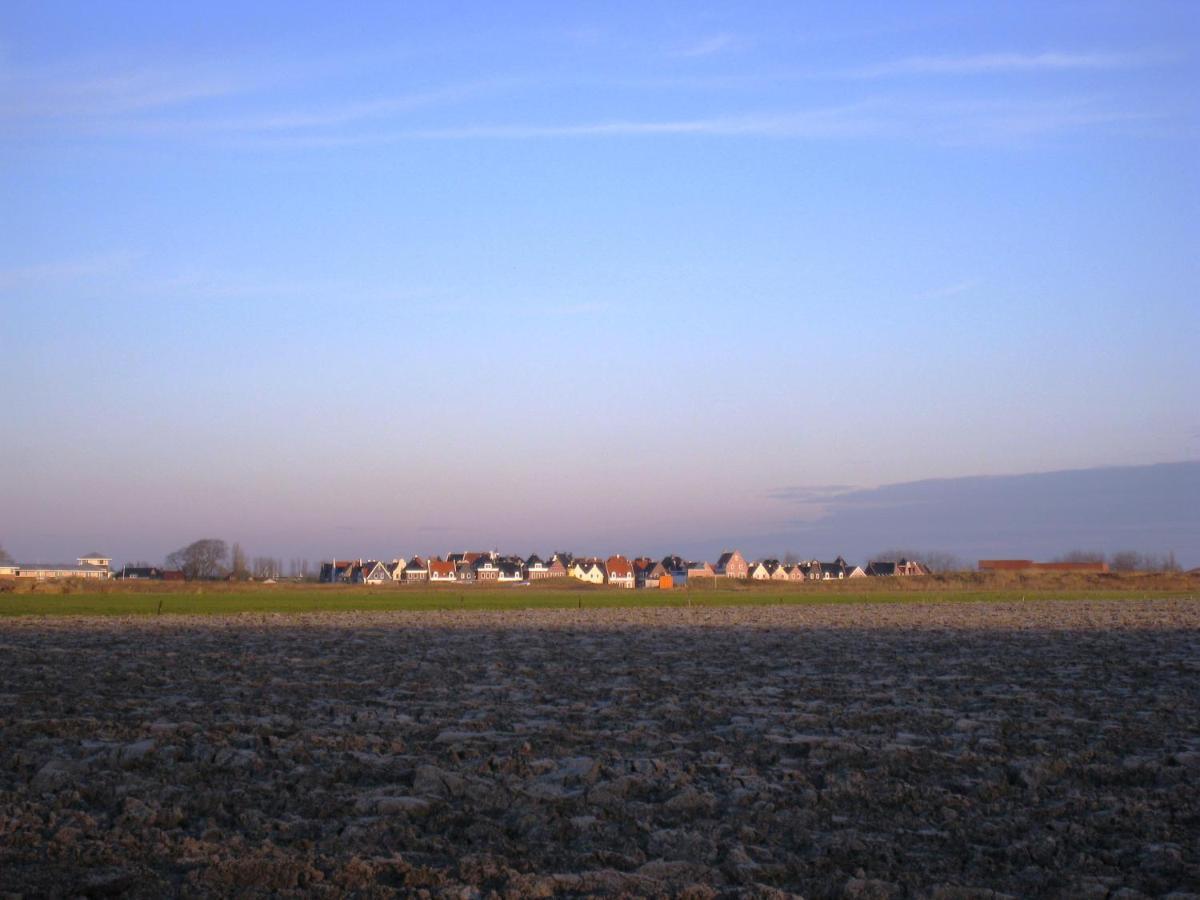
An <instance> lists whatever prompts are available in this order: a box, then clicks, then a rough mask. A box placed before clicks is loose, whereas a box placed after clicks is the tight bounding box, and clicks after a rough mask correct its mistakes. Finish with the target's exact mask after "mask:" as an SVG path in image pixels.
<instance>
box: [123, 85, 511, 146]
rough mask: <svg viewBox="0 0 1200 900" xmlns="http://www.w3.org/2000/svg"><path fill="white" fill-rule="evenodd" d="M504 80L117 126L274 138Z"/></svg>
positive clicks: (403, 109)
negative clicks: (304, 106) (285, 108)
mask: <svg viewBox="0 0 1200 900" xmlns="http://www.w3.org/2000/svg"><path fill="white" fill-rule="evenodd" d="M503 86H504V84H503V83H502V82H500V81H488V82H476V83H472V84H461V85H449V86H446V87H440V88H433V89H430V90H426V91H416V92H413V93H408V94H400V95H396V96H391V97H376V98H371V99H365V100H350V101H347V102H344V103H340V104H331V105H326V106H323V107H314V108H312V109H307V110H305V109H294V110H290V111H282V112H276V111H270V110H267V111H263V112H261V113H256V114H248V115H243V116H237V117H225V118H204V117H199V118H194V117H170V118H162V117H159V118H153V119H148V120H146V119H134V120H124V121H119V122H115V123H113V129H114V130H115V131H118V132H121V133H126V134H143V135H158V136H167V137H169V136H172V135H179V136H194V135H198V134H239V133H240V134H246V135H253V134H270V133H282V132H320V131H323V130H327V129H337V128H343V129H344V128H345V127H347V126H357V125H362V124H366V123H370V122H373V121H387V120H390V119H396V118H398V117H401V116H404V115H405V114H407V113H412V112H417V111H419V110H423V109H429V108H432V107H438V106H445V105H450V104H453V103H456V102H460V101H463V100H466V99H468V98H470V97H473V96H478V95H480V94H483V93H486V92H488V91H492V90H497V89H499V88H501V87H503Z"/></svg>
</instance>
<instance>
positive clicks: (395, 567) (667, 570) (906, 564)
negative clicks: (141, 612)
mask: <svg viewBox="0 0 1200 900" xmlns="http://www.w3.org/2000/svg"><path fill="white" fill-rule="evenodd" d="M928 574H929V570H928V569H927V568H926V567H925V566H923V565H922V564H921V563H919V562H914V561H910V560H899V561H889V562H882V561H881V562H871V563H868V564H867V566H866V567H865V568H864V567H862V566H856V565H852V564H850V563H848V562H846V560H844V559H843V558H842V557H840V556H839V557H838V558H837V559H835V560H834V561H833V562H821V561H819V560H815V559H814V560H807V561H804V562H795V563H783V562H780V561H779V560H777V559H760V560H755V561H753V562H748V561H747V560H746V558H745V557H744V556H742V554H741V553H739V552H738V551H737V550H730V551H727V552H725V553H722V554H721V556H720V558H719V559H718V560H717V561H716V562H715V563H709V562H703V561H694V560H685V559H684V558H683V557H680V556H666V557H663V558H662V559H653V558H651V557H647V556H640V557H637V558H635V559H628V558H626V557H624V556H609V557H608V558H606V559H602V558H600V557H596V556H587V557H582V556H580V557H577V556H574V555H573V554H570V553H554V554H551V555H550V556H549V557H547V558H546V559H542V557H540V556H538V555H537V554H534V555H532V556H530V557H527V558H522V557H520V556H502V555H500V554H499V553H496V552H477V553H450V554H447V555H446V558H445V559H443V558H441V557H436V558H434V559H428V560H427V559H422V558H421V557H420V556H414V557H412V559H409V560H405V559H403V558H400V559H394V560H392V561H391V562H383V561H381V560H362V559H358V560H332V561H330V562H326V563H322V564H321V572H320V576H319V580H320V581H322V582H326V583H346V584H386V583H388V582H405V583H440V584H446V583H456V584H469V583H473V582H488V581H494V582H498V583H503V582H508V583H520V582H531V581H539V580H542V579H547V578H573V579H575V580H577V581H582V582H585V583H587V584H607V585H611V586H612V587H617V588H660V589H666V588H678V587H683V586H685V585H686V584H687V583H688V582H689V581H691V580H693V579H696V578H740V579H749V580H752V581H792V582H795V581H833V580H840V579H844V578H867V577H871V576H881V575H928Z"/></svg>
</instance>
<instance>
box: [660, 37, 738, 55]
mask: <svg viewBox="0 0 1200 900" xmlns="http://www.w3.org/2000/svg"><path fill="white" fill-rule="evenodd" d="M745 45H746V41H745V40H744V39H742V38H739V37H738V36H737V35H733V34H714V35H711V36H709V37H706V38H702V39H701V40H698V41H695V42H693V43H691V44H688V45H686V46H684V47H680V48H679V49H677V50H675V51H674V52H673V53H672V54H671V55H672V56H677V57H681V58H684V59H695V58H698V57H702V56H715V55H716V54H718V53H726V52H728V51H730V50H737V49H740V48H741V47H744V46H745Z"/></svg>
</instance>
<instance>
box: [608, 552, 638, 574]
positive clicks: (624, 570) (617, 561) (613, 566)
mask: <svg viewBox="0 0 1200 900" xmlns="http://www.w3.org/2000/svg"><path fill="white" fill-rule="evenodd" d="M604 567H605V568H606V569H607V570H608V577H609V578H632V577H633V566H632V564H630V562H629V560H627V559H626V558H625V557H623V556H610V557H609V558H608V559H607V560H605V562H604Z"/></svg>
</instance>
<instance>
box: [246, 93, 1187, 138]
mask: <svg viewBox="0 0 1200 900" xmlns="http://www.w3.org/2000/svg"><path fill="white" fill-rule="evenodd" d="M1164 118H1167V117H1166V116H1165V114H1162V113H1156V112H1153V111H1139V112H1126V111H1123V110H1118V109H1111V108H1107V107H1104V106H1102V105H1100V104H1099V103H1098V102H1097V101H1095V100H1093V99H1087V98H1085V99H1081V100H1063V101H1052V102H1046V103H1008V102H1003V101H987V102H981V103H940V102H939V103H913V102H891V101H882V100H875V101H866V102H863V103H857V104H852V105H849V106H841V107H832V108H827V109H814V110H807V111H802V112H790V113H774V114H765V113H763V114H752V115H740V116H736V115H735V116H716V117H710V118H697V119H662V120H639V119H615V120H612V121H606V122H580V123H565V124H544V125H543V124H489V125H464V126H451V127H443V128H412V129H407V130H403V131H392V132H364V133H358V134H325V135H307V136H306V135H297V136H286V137H282V136H281V137H280V139H279V140H274V139H272V138H269V137H268V138H264V139H263V140H259V141H245V142H241V143H240V144H238V145H237V146H241V147H244V148H248V149H256V148H257V149H272V148H279V147H293V148H297V149H321V148H331V149H332V148H338V147H353V146H371V145H377V144H391V143H401V142H407V141H414V140H425V141H453V140H509V141H519V140H571V139H587V138H652V137H714V138H777V139H790V140H852V139H890V140H908V141H919V142H925V143H934V144H940V145H945V146H970V145H981V144H1019V143H1021V142H1025V141H1028V140H1030V139H1033V138H1037V137H1044V136H1050V135H1055V134H1062V133H1068V132H1073V131H1080V130H1083V129H1088V128H1097V127H1103V126H1118V125H1128V124H1132V123H1138V122H1146V121H1154V120H1161V119H1164Z"/></svg>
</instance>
